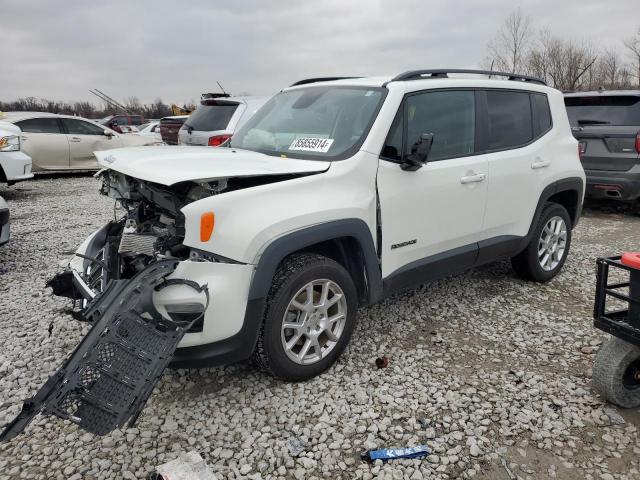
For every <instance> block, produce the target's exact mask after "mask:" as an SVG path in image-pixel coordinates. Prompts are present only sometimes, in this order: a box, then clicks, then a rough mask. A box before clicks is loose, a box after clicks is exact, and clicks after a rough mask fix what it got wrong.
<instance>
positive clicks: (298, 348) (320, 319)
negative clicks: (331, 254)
mask: <svg viewBox="0 0 640 480" xmlns="http://www.w3.org/2000/svg"><path fill="white" fill-rule="evenodd" d="M357 298H358V297H357V291H356V287H355V285H354V283H353V280H352V279H351V276H350V275H349V273H348V272H347V271H346V270H345V268H344V267H342V265H340V264H339V263H337V262H335V261H333V260H331V259H329V258H327V257H323V256H322V255H317V254H312V253H301V254H294V255H291V256H289V257H287V258H286V259H284V260H283V262H282V263H281V264H280V266H279V268H278V270H277V272H276V274H275V276H274V279H273V283H272V285H271V289H270V291H269V296H268V298H267V303H266V308H265V314H264V320H263V324H262V327H261V329H260V333H259V336H258V343H257V345H256V351H255V354H254V359H255V360H256V363H257V364H258V365H259V366H260V367H261V368H262V369H263V370H265V371H266V372H268V373H270V374H272V375H274V376H276V377H278V378H281V379H283V380H288V381H302V380H307V379H310V378H312V377H315V376H316V375H319V374H320V373H322V372H324V371H325V370H326V369H327V368H329V367H330V366H331V365H332V364H333V363H334V362H335V361H336V360H337V359H338V357H339V356H340V354H341V353H342V351H343V350H344V348H345V347H346V346H347V343H349V339H350V338H351V334H352V332H353V328H354V327H355V322H356V310H357V307H358V302H357Z"/></svg>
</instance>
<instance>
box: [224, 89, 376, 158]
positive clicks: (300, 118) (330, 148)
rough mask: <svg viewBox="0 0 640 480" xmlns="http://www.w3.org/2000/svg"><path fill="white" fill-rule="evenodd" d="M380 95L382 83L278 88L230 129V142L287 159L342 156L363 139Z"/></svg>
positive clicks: (347, 154) (358, 144)
mask: <svg viewBox="0 0 640 480" xmlns="http://www.w3.org/2000/svg"><path fill="white" fill-rule="evenodd" d="M383 98H384V90H383V89H382V88H364V87H342V86H328V87H307V88H301V89H295V90H289V91H285V92H281V93H279V94H278V95H276V96H275V97H273V98H272V99H271V100H269V102H267V103H266V104H265V105H264V106H263V107H262V108H261V109H260V110H258V112H257V113H256V114H255V115H254V116H253V117H252V118H251V119H250V120H249V121H248V122H247V123H246V124H245V125H244V126H243V127H242V128H241V129H240V130H238V132H236V134H235V135H234V136H233V138H232V139H231V145H230V146H231V147H237V148H245V149H247V150H254V151H258V152H262V153H266V154H269V155H278V156H286V157H293V158H303V159H313V160H336V159H338V158H339V157H344V158H346V157H347V156H349V155H350V154H352V153H353V151H354V150H356V149H357V148H359V147H360V145H361V144H362V142H363V141H364V137H365V136H366V134H367V133H368V131H369V129H370V128H371V124H372V123H373V121H374V119H375V115H376V113H377V111H378V109H379V108H380V105H381V103H382V100H383Z"/></svg>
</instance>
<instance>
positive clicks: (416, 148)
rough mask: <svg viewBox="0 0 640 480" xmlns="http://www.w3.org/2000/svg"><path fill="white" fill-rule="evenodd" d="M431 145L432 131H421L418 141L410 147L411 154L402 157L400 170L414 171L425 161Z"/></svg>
mask: <svg viewBox="0 0 640 480" xmlns="http://www.w3.org/2000/svg"><path fill="white" fill-rule="evenodd" d="M431 145H433V133H423V134H422V135H420V138H418V141H417V142H416V143H414V144H413V146H412V147H411V154H410V155H407V156H406V157H405V158H404V162H403V163H401V164H400V168H402V170H408V171H411V172H412V171H415V170H418V169H419V168H421V167H422V166H423V165H424V164H425V163H427V158H428V157H429V152H430V151H431Z"/></svg>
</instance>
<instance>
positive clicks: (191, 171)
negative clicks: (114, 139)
mask: <svg viewBox="0 0 640 480" xmlns="http://www.w3.org/2000/svg"><path fill="white" fill-rule="evenodd" d="M95 155H96V158H97V159H98V163H99V164H100V166H102V167H104V168H108V169H111V170H115V171H117V172H120V173H123V174H125V175H129V176H130V177H133V178H138V179H140V180H146V181H149V182H154V183H159V184H162V185H173V184H176V183H180V182H185V181H189V180H215V179H217V178H229V177H257V176H262V175H283V174H288V173H312V172H323V171H326V170H328V169H329V165H330V163H329V162H323V161H317V160H294V159H291V158H281V157H274V156H271V155H265V154H263V153H257V152H252V151H250V150H240V149H237V148H225V147H221V148H218V147H186V146H175V147H167V146H156V147H135V148H118V149H114V150H104V151H100V152H95Z"/></svg>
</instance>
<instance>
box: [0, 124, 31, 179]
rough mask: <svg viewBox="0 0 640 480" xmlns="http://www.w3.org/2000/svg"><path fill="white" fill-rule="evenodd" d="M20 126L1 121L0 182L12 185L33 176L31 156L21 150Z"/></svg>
mask: <svg viewBox="0 0 640 480" xmlns="http://www.w3.org/2000/svg"><path fill="white" fill-rule="evenodd" d="M20 133H21V132H20V128H19V127H17V126H16V125H14V124H12V123H7V122H2V121H0V182H6V183H7V184H9V185H12V184H14V183H16V182H19V181H21V180H27V179H29V178H33V173H31V158H29V157H28V156H27V155H25V154H24V153H23V152H21V151H20Z"/></svg>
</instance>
